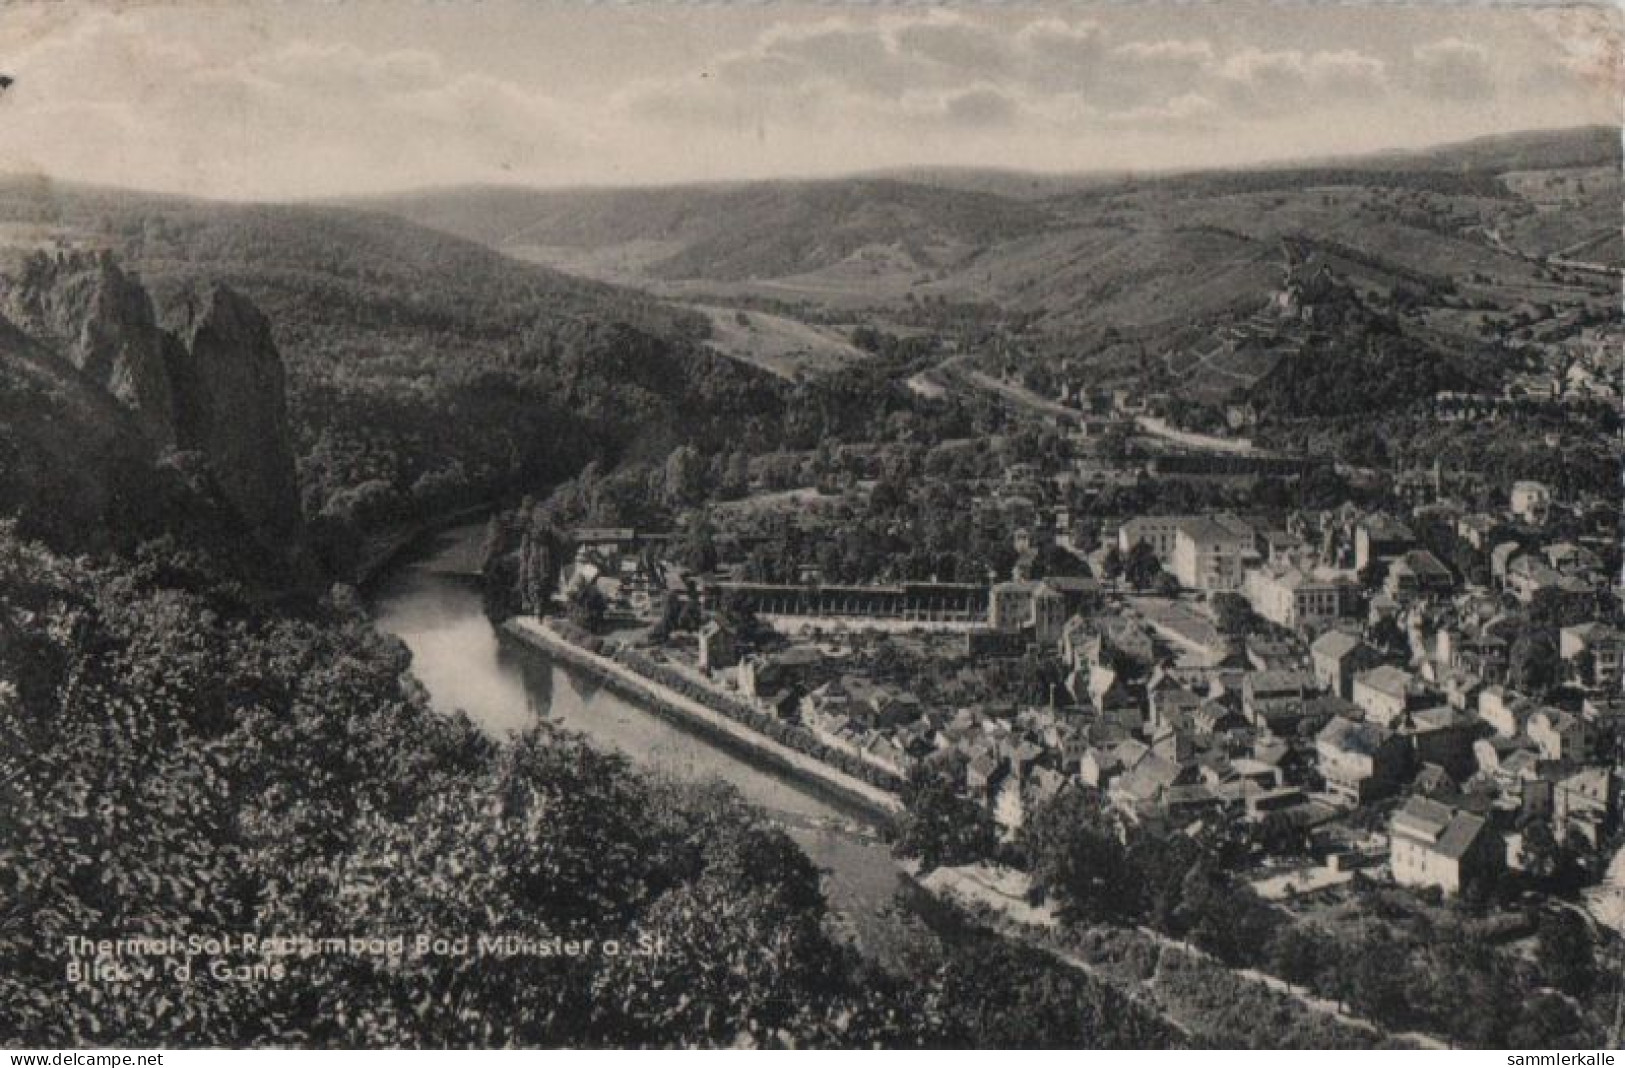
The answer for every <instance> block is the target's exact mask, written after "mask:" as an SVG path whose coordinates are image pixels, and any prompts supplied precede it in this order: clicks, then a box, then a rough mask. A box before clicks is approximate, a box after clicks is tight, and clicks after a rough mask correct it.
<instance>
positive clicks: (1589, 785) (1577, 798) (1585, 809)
mask: <svg viewBox="0 0 1625 1068" xmlns="http://www.w3.org/2000/svg"><path fill="white" fill-rule="evenodd" d="M1618 809H1619V779H1618V777H1617V776H1616V775H1615V774H1614V773H1613V771H1612V769H1610V768H1605V767H1592V768H1582V769H1581V770H1579V771H1577V772H1575V773H1574V774H1573V775H1568V776H1565V777H1563V778H1561V779H1559V780H1558V781H1557V782H1555V783H1553V784H1552V823H1553V825H1554V827H1555V829H1556V831H1557V836H1558V838H1559V840H1561V841H1568V840H1570V839H1571V838H1576V837H1577V838H1579V839H1580V840H1581V841H1583V842H1584V843H1585V844H1586V845H1588V846H1589V847H1591V848H1592V849H1595V848H1597V847H1599V846H1601V845H1602V844H1603V840H1604V838H1605V837H1606V836H1607V834H1608V832H1609V831H1610V830H1612V828H1613V826H1614V819H1615V817H1616V815H1617V814H1618Z"/></svg>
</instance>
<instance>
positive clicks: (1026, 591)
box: [987, 581, 1070, 646]
mask: <svg viewBox="0 0 1625 1068" xmlns="http://www.w3.org/2000/svg"><path fill="white" fill-rule="evenodd" d="M1069 614H1070V612H1069V610H1068V607H1067V598H1066V595H1065V594H1064V593H1062V592H1061V591H1060V590H1058V589H1056V588H1055V587H1054V586H1052V585H1050V584H1049V583H1048V582H1047V581H1038V582H1000V583H998V584H996V585H994V586H993V588H992V589H990V590H989V591H988V612H987V615H988V626H989V627H991V628H992V629H993V630H995V631H998V632H1001V633H1006V634H1008V633H1013V632H1015V631H1019V630H1022V629H1024V628H1026V627H1031V628H1032V630H1033V638H1034V640H1035V641H1037V642H1038V643H1039V644H1040V645H1047V646H1053V645H1056V644H1058V643H1059V642H1060V640H1061V635H1062V631H1063V629H1064V628H1065V627H1066V621H1067V617H1068V615H1069Z"/></svg>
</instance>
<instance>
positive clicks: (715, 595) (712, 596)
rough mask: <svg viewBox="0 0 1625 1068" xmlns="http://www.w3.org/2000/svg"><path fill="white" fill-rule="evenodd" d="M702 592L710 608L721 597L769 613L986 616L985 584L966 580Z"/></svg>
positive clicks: (712, 587) (732, 586)
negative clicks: (734, 599) (737, 600)
mask: <svg viewBox="0 0 1625 1068" xmlns="http://www.w3.org/2000/svg"><path fill="white" fill-rule="evenodd" d="M701 595H702V596H703V598H704V601H705V604H706V605H707V606H708V607H715V606H716V605H718V604H720V603H721V602H722V600H723V598H725V597H727V598H737V599H739V600H741V601H743V603H744V604H745V605H746V606H747V607H749V608H750V609H751V611H753V612H756V613H758V614H760V615H772V616H825V617H829V618H853V619H892V620H902V621H905V622H908V621H916V620H917V621H920V622H967V623H978V622H982V621H984V620H986V619H987V615H988V588H987V587H986V586H982V585H979V584H976V583H968V582H903V583H897V584H895V585H892V584H887V585H866V586H835V585H818V586H793V585H788V584H786V585H779V584H773V583H761V582H715V581H713V582H706V583H705V584H704V585H703V586H702V587H701Z"/></svg>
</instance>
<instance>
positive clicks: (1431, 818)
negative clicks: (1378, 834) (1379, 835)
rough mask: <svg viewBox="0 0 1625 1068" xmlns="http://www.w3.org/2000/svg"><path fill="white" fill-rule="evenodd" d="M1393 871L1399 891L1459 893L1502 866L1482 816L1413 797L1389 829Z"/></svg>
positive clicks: (1395, 817) (1395, 814)
mask: <svg viewBox="0 0 1625 1068" xmlns="http://www.w3.org/2000/svg"><path fill="white" fill-rule="evenodd" d="M1388 835H1389V843H1390V846H1391V849H1390V853H1389V858H1388V859H1389V867H1390V868H1391V869H1392V871H1393V873H1394V882H1396V883H1398V884H1399V885H1400V886H1414V887H1429V886H1436V887H1438V888H1439V889H1440V890H1442V891H1444V892H1445V893H1446V894H1452V895H1453V894H1459V893H1461V891H1462V888H1463V887H1464V886H1465V885H1466V884H1467V883H1468V882H1470V881H1471V880H1472V879H1473V878H1474V877H1475V876H1481V875H1483V874H1485V873H1487V872H1489V871H1492V870H1493V869H1494V868H1496V867H1497V866H1498V860H1499V852H1498V849H1497V846H1498V841H1497V839H1496V836H1495V834H1494V832H1492V831H1491V830H1490V829H1489V826H1488V824H1487V823H1485V821H1484V819H1483V817H1480V816H1475V815H1473V814H1472V813H1470V812H1461V811H1457V810H1456V809H1453V808H1451V807H1450V806H1448V805H1441V804H1440V803H1439V802H1437V801H1433V800H1430V799H1428V798H1425V797H1412V798H1411V799H1410V800H1408V801H1406V803H1405V807H1404V808H1401V809H1400V810H1399V811H1398V812H1396V813H1394V817H1393V819H1392V821H1390V823H1389V825H1388Z"/></svg>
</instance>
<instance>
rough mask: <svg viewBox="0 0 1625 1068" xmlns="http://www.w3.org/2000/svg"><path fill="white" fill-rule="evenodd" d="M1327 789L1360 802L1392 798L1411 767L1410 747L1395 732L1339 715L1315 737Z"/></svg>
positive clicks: (1316, 749)
mask: <svg viewBox="0 0 1625 1068" xmlns="http://www.w3.org/2000/svg"><path fill="white" fill-rule="evenodd" d="M1315 756H1316V759H1317V761H1318V763H1319V767H1320V774H1321V778H1323V779H1325V780H1326V789H1327V790H1329V791H1330V792H1332V793H1334V794H1336V795H1338V796H1339V797H1342V798H1344V799H1346V800H1348V801H1349V802H1351V803H1353V804H1356V805H1359V804H1364V803H1365V802H1367V801H1372V800H1376V799H1378V798H1382V797H1388V796H1389V795H1391V794H1393V793H1394V792H1395V791H1396V790H1398V789H1399V786H1400V784H1401V783H1402V782H1404V779H1405V774H1406V772H1407V771H1408V770H1409V768H1410V749H1409V747H1408V746H1406V744H1405V742H1404V740H1403V739H1401V738H1400V737H1399V736H1398V735H1397V734H1395V733H1394V732H1393V731H1391V730H1389V729H1388V728H1386V727H1382V726H1378V725H1377V724H1375V723H1362V722H1356V721H1354V720H1351V719H1348V718H1346V717H1343V716H1337V717H1335V718H1333V719H1332V721H1331V722H1330V723H1328V724H1326V726H1325V727H1323V728H1321V731H1320V733H1319V734H1317V735H1316V736H1315Z"/></svg>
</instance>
